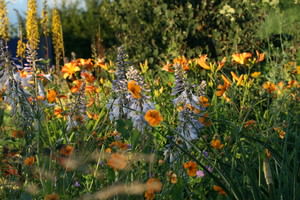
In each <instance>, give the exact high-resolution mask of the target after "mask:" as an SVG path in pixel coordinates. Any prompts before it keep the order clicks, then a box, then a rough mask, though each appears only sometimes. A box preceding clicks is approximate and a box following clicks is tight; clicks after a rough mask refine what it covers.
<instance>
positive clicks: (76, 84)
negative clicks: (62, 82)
mask: <svg viewBox="0 0 300 200" xmlns="http://www.w3.org/2000/svg"><path fill="white" fill-rule="evenodd" d="M73 84H74V86H73V87H72V88H71V92H72V93H76V92H78V91H79V90H80V88H81V86H82V84H83V82H82V81H81V80H75V81H73Z"/></svg>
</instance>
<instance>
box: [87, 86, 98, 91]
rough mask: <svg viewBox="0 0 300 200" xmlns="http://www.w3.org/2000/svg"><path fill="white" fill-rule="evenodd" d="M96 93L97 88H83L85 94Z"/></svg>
mask: <svg viewBox="0 0 300 200" xmlns="http://www.w3.org/2000/svg"><path fill="white" fill-rule="evenodd" d="M97 91H98V88H97V87H96V86H93V85H87V86H85V92H87V93H94V92H97Z"/></svg>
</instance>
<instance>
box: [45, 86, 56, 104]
mask: <svg viewBox="0 0 300 200" xmlns="http://www.w3.org/2000/svg"><path fill="white" fill-rule="evenodd" d="M56 96H57V93H56V91H55V90H52V89H50V90H48V92H47V99H48V102H49V103H53V102H55V101H56Z"/></svg>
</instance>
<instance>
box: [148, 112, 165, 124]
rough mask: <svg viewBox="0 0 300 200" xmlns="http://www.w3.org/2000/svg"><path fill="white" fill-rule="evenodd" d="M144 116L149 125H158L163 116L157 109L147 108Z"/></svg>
mask: <svg viewBox="0 0 300 200" xmlns="http://www.w3.org/2000/svg"><path fill="white" fill-rule="evenodd" d="M144 118H145V120H146V121H147V122H148V124H149V125H150V126H158V125H159V124H160V123H161V122H162V121H163V117H162V116H161V115H160V113H159V111H157V110H148V111H147V112H146V114H145V116H144Z"/></svg>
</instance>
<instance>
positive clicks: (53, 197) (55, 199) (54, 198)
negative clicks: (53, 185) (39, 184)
mask: <svg viewBox="0 0 300 200" xmlns="http://www.w3.org/2000/svg"><path fill="white" fill-rule="evenodd" d="M44 200H59V196H58V195H57V194H55V193H52V194H47V195H46V196H45V197H44Z"/></svg>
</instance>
